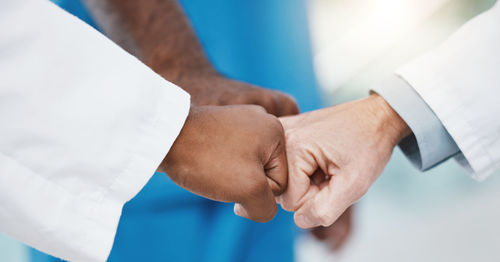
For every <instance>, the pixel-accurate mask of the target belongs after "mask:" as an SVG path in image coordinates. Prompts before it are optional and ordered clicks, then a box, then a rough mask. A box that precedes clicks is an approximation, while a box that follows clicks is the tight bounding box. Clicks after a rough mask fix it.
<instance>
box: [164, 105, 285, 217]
mask: <svg viewBox="0 0 500 262" xmlns="http://www.w3.org/2000/svg"><path fill="white" fill-rule="evenodd" d="M159 171H164V172H166V173H167V174H168V176H169V177H170V178H171V179H172V180H173V181H174V182H175V183H176V184H178V185H179V186H181V187H183V188H185V189H187V190H189V191H191V192H193V193H195V194H198V195H201V196H203V197H206V198H209V199H212V200H216V201H222V202H235V203H237V204H236V205H235V213H236V214H237V215H239V216H243V217H246V218H249V219H252V220H254V221H257V222H266V221H269V220H271V219H272V218H273V217H274V215H275V214H276V211H277V205H276V201H275V197H276V196H278V195H280V194H281V193H283V192H284V191H285V190H286V186H287V159H286V149H285V140H284V131H283V127H282V126H281V123H280V121H279V120H278V119H277V118H276V117H274V116H272V115H270V114H268V113H266V112H265V110H264V109H263V108H262V107H259V106H248V105H247V106H219V107H214V106H207V107H192V108H191V111H190V114H189V116H188V118H187V120H186V123H185V125H184V127H183V129H182V131H181V133H180V135H179V136H178V137H177V140H176V141H175V143H174V145H173V146H172V148H171V149H170V152H169V153H168V155H167V157H166V158H165V159H164V161H163V163H162V164H161V166H160V169H159Z"/></svg>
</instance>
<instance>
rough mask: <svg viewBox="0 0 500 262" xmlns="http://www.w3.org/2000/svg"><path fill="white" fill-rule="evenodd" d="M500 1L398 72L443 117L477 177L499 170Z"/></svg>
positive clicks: (463, 161)
mask: <svg viewBox="0 0 500 262" xmlns="http://www.w3.org/2000/svg"><path fill="white" fill-rule="evenodd" d="M499 28H500V4H496V5H495V6H494V7H493V8H492V9H490V10H489V11H486V12H485V13H483V14H481V15H479V16H477V17H476V18H474V19H472V20H471V21H469V22H468V23H466V24H465V25H464V26H462V27H461V28H460V29H459V30H458V31H457V32H456V33H455V34H453V35H452V36H451V37H450V38H449V39H448V40H447V41H445V42H444V43H443V44H442V45H440V46H439V47H437V48H436V49H434V50H432V51H430V52H429V53H427V54H425V55H424V56H422V57H420V58H417V59H416V60H415V61H413V62H411V63H409V64H407V65H406V66H404V67H403V68H401V69H400V70H398V72H397V74H398V75H399V76H400V77H402V78H403V79H404V80H405V81H407V83H409V84H410V85H411V86H412V87H413V88H414V90H415V91H416V92H417V93H418V94H419V95H420V97H421V98H422V99H423V100H424V101H425V102H426V104H427V105H428V106H429V107H430V108H431V109H432V111H433V112H434V113H435V115H436V116H437V117H438V118H439V120H440V121H441V123H442V124H443V126H444V127H445V128H446V130H447V131H448V133H449V134H450V135H451V137H452V138H453V140H454V141H455V142H456V144H457V146H458V148H459V149H460V151H461V154H459V155H457V156H456V157H455V158H456V159H457V160H458V161H459V163H460V164H461V165H463V166H464V168H466V170H468V171H469V172H470V173H471V175H472V176H473V177H474V178H475V179H477V180H484V179H485V178H486V177H488V176H489V175H490V174H492V173H493V172H495V171H497V170H498V169H500V118H499V115H500V102H499V100H500V73H499V72H500V30H499Z"/></svg>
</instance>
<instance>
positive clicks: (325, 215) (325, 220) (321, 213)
mask: <svg viewBox="0 0 500 262" xmlns="http://www.w3.org/2000/svg"><path fill="white" fill-rule="evenodd" d="M313 212H314V214H315V216H316V218H317V219H318V221H319V223H320V224H321V225H322V226H330V225H331V224H333V222H335V221H334V219H335V218H334V216H333V214H332V212H330V210H329V209H328V208H325V207H318V206H317V205H315V206H314V208H313Z"/></svg>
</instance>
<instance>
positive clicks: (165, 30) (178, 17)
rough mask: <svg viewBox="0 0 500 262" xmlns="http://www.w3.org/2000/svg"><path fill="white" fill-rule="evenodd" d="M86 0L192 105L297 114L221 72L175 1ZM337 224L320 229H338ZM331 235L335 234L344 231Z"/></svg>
mask: <svg viewBox="0 0 500 262" xmlns="http://www.w3.org/2000/svg"><path fill="white" fill-rule="evenodd" d="M84 2H85V4H86V6H87V7H88V9H89V10H90V11H91V12H92V15H93V16H94V18H95V19H96V20H97V22H98V24H99V26H100V27H101V29H102V30H103V31H104V32H105V33H106V35H107V36H108V37H109V38H110V39H112V40H113V41H114V42H116V43H117V44H118V45H120V46H121V47H122V48H124V49H125V50H127V51H128V52H130V53H132V54H134V55H135V56H137V57H138V58H139V59H141V60H142V61H143V62H144V63H145V64H147V65H148V66H149V67H151V68H152V69H153V70H155V71H156V72H157V73H159V74H160V75H162V76H163V77H164V78H165V79H167V80H169V81H171V82H173V83H175V84H177V85H179V86H180V87H181V88H183V89H184V90H186V91H187V92H188V93H190V94H191V101H192V103H193V104H195V105H237V104H255V105H260V106H262V107H264V108H265V109H266V110H267V112H269V113H271V114H273V115H275V116H288V115H295V114H298V112H299V110H298V107H297V104H296V102H295V100H294V99H293V98H291V97H290V96H288V95H286V94H284V93H281V92H277V91H272V90H268V89H265V88H262V87H258V86H255V85H251V84H247V83H243V82H239V81H235V80H232V79H228V78H226V77H224V76H222V75H221V74H219V73H218V72H217V71H216V70H215V69H214V68H213V67H212V65H211V64H210V62H209V61H208V59H207V58H206V56H205V54H204V52H203V49H202V47H201V45H200V43H199V41H198V39H197V37H196V35H195V34H194V32H193V30H192V28H191V26H190V24H189V21H188V20H187V18H186V16H185V14H184V13H183V11H182V9H181V8H180V6H179V4H178V3H177V1H176V0H141V1H136V0H84ZM348 218H349V219H350V216H349V217H348ZM349 225H350V223H349ZM335 228H337V227H336V226H335V225H333V226H332V228H330V229H328V228H323V227H322V228H318V229H317V230H318V231H321V230H328V232H335ZM344 231H345V230H344ZM331 235H332V238H335V239H336V238H338V237H337V236H338V235H339V234H335V233H332V234H331Z"/></svg>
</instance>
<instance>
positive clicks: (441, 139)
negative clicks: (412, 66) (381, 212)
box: [373, 76, 460, 171]
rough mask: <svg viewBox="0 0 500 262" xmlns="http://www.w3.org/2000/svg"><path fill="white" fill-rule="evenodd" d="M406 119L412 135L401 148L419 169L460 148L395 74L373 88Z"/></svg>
mask: <svg viewBox="0 0 500 262" xmlns="http://www.w3.org/2000/svg"><path fill="white" fill-rule="evenodd" d="M373 90H374V91H375V92H377V93H378V94H380V95H381V96H382V97H383V98H384V99H385V100H386V101H387V102H388V103H389V105H391V107H392V108H393V109H394V110H395V111H396V112H397V113H398V114H399V115H400V116H401V118H403V120H404V121H405V122H406V124H407V125H408V126H409V127H410V129H411V130H412V135H411V136H409V137H407V138H405V139H403V141H401V143H400V144H399V147H400V148H401V150H402V151H403V153H404V154H405V155H406V157H407V158H408V159H409V160H410V162H411V163H412V164H413V165H414V166H415V167H417V168H418V169H419V170H422V171H425V170H428V169H430V168H432V167H434V166H436V165H438V164H440V163H442V162H443V161H446V160H447V159H449V158H450V157H452V156H455V155H457V154H458V153H459V152H460V150H459V148H458V146H457V144H456V143H455V141H454V140H453V138H452V137H451V136H450V134H449V133H448V132H447V131H446V129H445V128H444V126H443V124H442V123H441V121H440V120H439V118H438V117H437V116H436V115H435V114H434V112H433V111H432V109H431V108H430V107H429V106H428V105H427V104H426V103H425V101H424V100H423V99H422V98H421V97H420V96H419V95H418V93H417V92H416V91H415V90H414V89H413V88H412V87H411V86H410V85H409V84H408V83H407V82H406V81H405V80H403V79H401V78H399V77H397V76H393V77H391V78H389V79H387V80H385V81H384V82H382V83H381V84H380V85H378V86H377V87H376V88H374V89H373Z"/></svg>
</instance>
